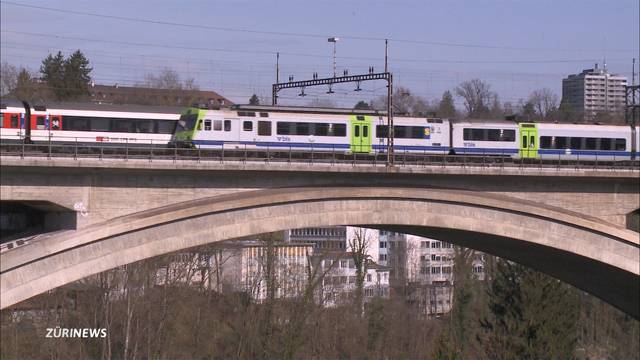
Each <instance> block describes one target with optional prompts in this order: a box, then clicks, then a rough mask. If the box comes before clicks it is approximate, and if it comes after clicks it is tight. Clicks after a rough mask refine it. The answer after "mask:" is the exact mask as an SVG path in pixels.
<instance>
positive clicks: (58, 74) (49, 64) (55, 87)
mask: <svg viewBox="0 0 640 360" xmlns="http://www.w3.org/2000/svg"><path fill="white" fill-rule="evenodd" d="M64 62H65V61H64V56H63V55H62V52H60V51H58V53H57V54H56V56H53V55H51V54H49V56H47V57H46V58H45V59H44V60H42V65H41V66H40V73H41V74H42V77H41V79H42V81H44V82H45V83H46V84H47V86H49V89H51V91H52V92H53V94H54V95H55V97H56V98H57V99H58V100H62V99H64V98H65V95H66V89H65V81H64V67H65V66H64V65H65V64H64Z"/></svg>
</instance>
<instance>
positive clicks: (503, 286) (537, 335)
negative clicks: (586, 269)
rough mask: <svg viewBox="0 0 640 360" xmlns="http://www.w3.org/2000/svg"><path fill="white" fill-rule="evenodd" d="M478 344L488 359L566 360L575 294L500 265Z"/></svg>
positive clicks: (574, 314)
mask: <svg viewBox="0 0 640 360" xmlns="http://www.w3.org/2000/svg"><path fill="white" fill-rule="evenodd" d="M488 292H489V311H490V314H489V316H487V317H485V318H484V319H483V320H481V327H482V329H483V334H482V335H481V336H480V341H481V342H483V345H484V346H483V347H484V349H485V351H486V352H487V355H488V356H489V357H490V358H492V359H570V358H573V357H574V355H573V353H574V350H575V345H576V341H577V321H578V311H579V302H578V298H577V292H576V291H575V290H574V289H573V288H571V287H570V286H569V285H566V284H564V283H562V282H560V281H558V280H556V279H553V278H551V277H549V276H547V275H544V274H542V273H539V272H537V271H534V270H531V269H529V268H526V267H524V266H522V265H519V264H515V263H511V262H508V261H504V260H500V261H498V262H497V264H496V272H495V274H494V276H493V279H492V282H491V286H490V288H489V290H488Z"/></svg>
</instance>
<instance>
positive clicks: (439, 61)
mask: <svg viewBox="0 0 640 360" xmlns="http://www.w3.org/2000/svg"><path fill="white" fill-rule="evenodd" d="M2 32H5V33H12V34H20V35H27V36H36V37H46V38H55V39H66V40H76V41H89V42H102V43H109V44H117V45H128V46H144V47H156V48H165V49H176V50H194V51H211V52H229V53H243V54H246V53H250V54H251V53H253V54H266V55H272V56H273V55H276V54H277V52H275V51H264V50H233V49H222V48H204V47H191V46H177V45H165V44H151V43H137V42H127V41H117V40H105V39H95V38H83V37H75V36H64V35H56V34H43V33H34V32H25V31H16V30H6V29H5V30H2ZM280 55H288V56H300V57H315V58H322V59H326V58H328V56H327V55H321V54H305V53H289V52H280ZM337 58H338V59H344V60H369V61H382V59H381V58H375V57H358V56H338V57H337ZM392 60H393V61H394V62H396V61H397V62H424V63H441V64H449V63H451V64H552V63H585V62H593V61H597V59H596V58H589V59H554V60H454V59H451V60H444V59H438V60H434V59H402V58H392ZM622 60H623V59H610V60H609V61H622Z"/></svg>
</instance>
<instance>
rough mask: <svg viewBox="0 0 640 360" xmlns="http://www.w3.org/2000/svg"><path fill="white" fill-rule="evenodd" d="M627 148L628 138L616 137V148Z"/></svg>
mask: <svg viewBox="0 0 640 360" xmlns="http://www.w3.org/2000/svg"><path fill="white" fill-rule="evenodd" d="M626 148H627V140H626V139H616V150H625V149H626Z"/></svg>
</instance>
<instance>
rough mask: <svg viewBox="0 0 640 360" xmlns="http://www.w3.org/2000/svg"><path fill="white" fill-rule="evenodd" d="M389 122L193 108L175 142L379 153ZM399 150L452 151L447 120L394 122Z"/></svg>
mask: <svg viewBox="0 0 640 360" xmlns="http://www.w3.org/2000/svg"><path fill="white" fill-rule="evenodd" d="M386 121H387V120H386V117H383V116H381V115H380V114H377V113H375V112H372V111H362V110H352V109H309V108H299V107H278V108H274V107H268V106H235V107H232V108H224V109H220V110H204V109H197V108H189V109H187V110H185V112H184V113H183V114H182V116H181V118H180V120H179V121H178V126H177V127H176V133H175V135H174V138H173V140H172V143H175V144H176V145H178V146H190V147H196V148H205V149H206V148H209V149H211V148H213V149H221V148H223V147H224V148H227V149H233V148H273V149H287V150H289V149H290V150H295V151H332V152H343V153H366V154H369V153H374V152H375V153H379V152H385V151H386V150H387V124H386ZM394 132H395V141H394V144H395V149H396V150H398V151H410V152H438V153H443V152H444V153H446V152H447V151H448V150H449V147H448V143H449V141H448V139H449V123H448V120H443V119H437V118H404V117H398V118H395V119H394Z"/></svg>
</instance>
